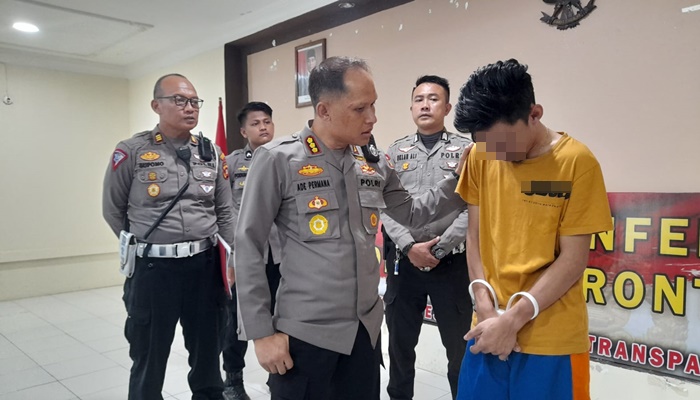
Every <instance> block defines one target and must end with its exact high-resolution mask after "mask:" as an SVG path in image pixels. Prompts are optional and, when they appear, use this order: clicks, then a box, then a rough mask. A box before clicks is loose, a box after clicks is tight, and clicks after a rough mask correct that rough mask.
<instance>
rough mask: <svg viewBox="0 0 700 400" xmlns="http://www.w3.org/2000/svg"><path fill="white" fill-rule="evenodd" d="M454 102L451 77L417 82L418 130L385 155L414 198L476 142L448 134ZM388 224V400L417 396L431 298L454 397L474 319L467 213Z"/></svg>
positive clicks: (415, 111)
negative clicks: (413, 224) (419, 350)
mask: <svg viewBox="0 0 700 400" xmlns="http://www.w3.org/2000/svg"><path fill="white" fill-rule="evenodd" d="M449 98H450V86H449V83H448V82H447V80H446V79H445V78H441V77H439V76H435V75H426V76H422V77H420V78H418V80H416V85H415V87H414V88H413V92H412V93H411V114H412V116H413V122H415V124H416V126H417V128H418V132H417V133H415V134H413V135H409V136H406V137H404V138H402V139H399V140H397V141H396V142H394V144H392V145H391V146H390V147H389V150H388V152H387V154H388V155H389V157H390V158H391V161H392V162H393V163H394V169H395V170H396V173H397V174H398V175H399V179H401V183H402V184H403V186H404V187H405V188H406V190H408V191H409V193H411V194H412V195H414V196H416V195H420V194H422V193H424V192H425V191H427V190H429V189H430V188H431V187H433V186H435V185H436V184H437V183H438V182H439V181H440V180H441V179H443V178H444V177H445V176H448V175H449V174H450V171H453V170H454V169H455V167H457V164H458V162H459V158H460V156H461V155H462V152H463V151H464V150H465V149H466V148H468V147H469V144H470V143H471V142H472V141H471V140H470V139H468V138H466V137H463V136H461V135H458V134H454V133H449V132H447V131H446V130H445V116H446V115H447V114H449V112H450V109H451V108H452V106H451V104H450V100H449ZM382 223H383V227H384V230H385V235H384V243H385V249H387V251H385V254H386V255H387V257H386V258H387V263H386V265H388V266H390V268H388V269H389V270H388V271H387V289H386V294H385V295H384V302H385V304H386V309H385V312H386V321H387V327H388V329H389V359H390V363H389V385H388V387H387V392H388V393H389V397H390V398H391V399H392V400H393V399H395V400H410V399H413V384H414V378H415V374H416V370H415V366H414V364H415V361H416V352H415V347H416V344H417V343H418V337H419V336H420V330H421V325H422V320H423V311H424V310H425V306H426V301H427V297H428V296H430V303H431V305H432V307H433V312H434V313H435V318H436V321H437V325H438V329H439V330H440V337H441V338H442V344H443V346H444V347H445V350H446V351H447V360H448V362H447V378H448V380H449V382H450V389H451V391H452V398H453V399H454V398H455V396H457V382H458V380H459V369H460V366H461V363H462V357H464V351H465V348H466V347H465V346H466V342H465V341H464V339H463V336H464V334H465V333H466V332H467V331H469V326H470V324H471V316H472V306H471V298H470V297H469V274H468V272H467V258H466V253H465V244H464V240H465V238H466V234H467V211H466V210H461V211H460V210H457V209H455V210H453V212H452V213H450V214H448V215H446V216H445V218H443V219H440V220H436V221H434V222H433V223H430V224H427V225H425V226H422V227H420V228H419V229H410V228H408V227H405V226H403V225H401V224H399V223H398V222H396V221H394V220H393V219H392V218H391V217H390V216H388V215H384V214H382ZM387 234H388V236H387Z"/></svg>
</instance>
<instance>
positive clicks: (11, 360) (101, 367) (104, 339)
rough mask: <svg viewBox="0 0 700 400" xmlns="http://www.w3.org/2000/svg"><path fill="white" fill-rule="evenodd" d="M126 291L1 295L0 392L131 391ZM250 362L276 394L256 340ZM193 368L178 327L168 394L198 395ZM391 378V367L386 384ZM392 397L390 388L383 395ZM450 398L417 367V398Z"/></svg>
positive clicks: (64, 395)
mask: <svg viewBox="0 0 700 400" xmlns="http://www.w3.org/2000/svg"><path fill="white" fill-rule="evenodd" d="M121 295H122V289H121V287H119V286H116V287H109V288H103V289H94V290H86V291H81V292H72V293H65V294H58V295H52V296H43V297H35V298H28V299H21V300H15V301H5V302H0V400H19V399H23V400H36V399H42V400H43V399H46V400H75V399H83V400H111V399H114V400H122V399H126V396H127V385H128V381H129V368H130V367H131V360H130V359H129V355H128V347H127V343H126V340H125V339H124V335H123V324H124V320H125V318H126V313H125V311H124V305H123V303H122V300H121ZM385 332H386V331H385ZM384 359H385V362H387V363H388V357H386V356H385V357H384ZM246 363H247V365H248V366H247V367H246V369H245V371H244V379H245V384H246V389H247V391H248V394H249V395H250V397H251V398H253V399H256V400H263V399H269V398H270V395H269V392H268V390H267V386H266V385H265V381H266V380H267V374H266V373H265V371H263V370H262V368H261V367H260V366H259V365H258V363H257V361H256V359H255V352H254V351H252V347H251V351H249V352H248V355H247V357H246ZM188 369H189V368H188V365H187V351H186V350H185V348H184V345H183V341H182V335H181V333H180V332H178V333H177V335H176V337H175V343H173V348H172V352H171V355H170V359H169V361H168V371H167V375H166V378H165V384H164V386H163V397H164V398H165V399H179V400H185V399H190V397H191V394H190V392H189V388H188V386H187V372H188ZM388 379H389V377H388V373H387V372H386V371H384V370H383V371H382V385H383V387H386V384H387V381H388ZM388 398H389V397H388V396H387V394H386V391H385V390H383V393H382V399H383V400H384V399H388ZM449 399H451V396H450V394H449V385H448V383H447V379H446V378H445V377H444V376H441V375H436V374H433V373H431V372H428V371H424V370H420V369H419V370H417V373H416V385H415V400H449Z"/></svg>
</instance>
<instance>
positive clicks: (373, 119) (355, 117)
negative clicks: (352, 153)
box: [317, 68, 377, 149]
mask: <svg viewBox="0 0 700 400" xmlns="http://www.w3.org/2000/svg"><path fill="white" fill-rule="evenodd" d="M344 82H345V87H346V88H347V93H345V94H343V95H341V96H336V97H329V98H327V99H322V100H321V101H320V102H319V104H318V105H317V110H318V111H317V113H318V115H320V116H321V117H322V118H323V119H324V120H325V122H327V123H328V128H329V136H330V139H331V140H332V141H333V143H332V144H328V143H327V145H330V146H333V147H332V148H336V149H340V148H343V147H346V146H347V145H351V144H354V145H358V146H364V145H366V144H367V143H369V139H370V137H371V136H372V129H373V128H374V124H375V123H377V116H376V115H375V112H374V103H375V102H376V101H377V91H376V90H375V89H374V81H373V80H372V76H371V75H370V74H369V73H368V72H367V71H364V70H362V69H359V68H353V69H350V70H348V71H347V72H346V73H345V78H344ZM324 97H325V96H324Z"/></svg>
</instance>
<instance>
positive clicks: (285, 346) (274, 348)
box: [253, 332, 294, 375]
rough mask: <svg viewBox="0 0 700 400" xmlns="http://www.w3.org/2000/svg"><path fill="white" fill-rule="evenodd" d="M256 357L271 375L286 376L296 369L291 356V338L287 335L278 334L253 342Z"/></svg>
mask: <svg viewBox="0 0 700 400" xmlns="http://www.w3.org/2000/svg"><path fill="white" fill-rule="evenodd" d="M253 343H254V344H255V355H256V356H257V357H258V363H260V366H262V367H263V369H264V370H265V371H267V372H268V373H270V374H280V375H284V374H285V373H287V371H288V370H290V369H292V367H294V362H293V361H292V357H291V356H290V355H289V336H288V335H287V334H286V333H282V332H277V333H275V334H274V335H271V336H267V337H264V338H260V339H255V340H254V341H253Z"/></svg>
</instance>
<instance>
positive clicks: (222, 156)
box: [197, 153, 226, 161]
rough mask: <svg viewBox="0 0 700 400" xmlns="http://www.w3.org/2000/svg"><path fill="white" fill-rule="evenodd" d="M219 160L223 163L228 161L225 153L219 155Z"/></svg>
mask: <svg viewBox="0 0 700 400" xmlns="http://www.w3.org/2000/svg"><path fill="white" fill-rule="evenodd" d="M197 158H199V157H197ZM219 158H220V159H221V161H224V160H225V159H226V156H225V155H224V153H221V154H219Z"/></svg>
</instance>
